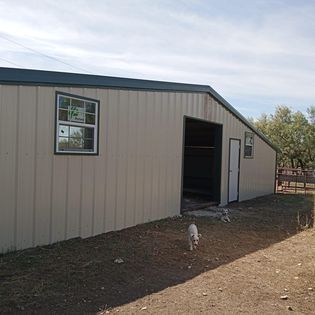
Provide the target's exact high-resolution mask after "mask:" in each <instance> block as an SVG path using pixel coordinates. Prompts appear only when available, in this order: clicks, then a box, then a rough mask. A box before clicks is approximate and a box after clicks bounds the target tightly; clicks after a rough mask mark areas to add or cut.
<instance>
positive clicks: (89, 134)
mask: <svg viewBox="0 0 315 315" xmlns="http://www.w3.org/2000/svg"><path fill="white" fill-rule="evenodd" d="M84 129H85V132H84V138H89V139H93V138H94V129H93V128H84Z"/></svg>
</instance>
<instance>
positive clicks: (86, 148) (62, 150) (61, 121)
mask: <svg viewBox="0 0 315 315" xmlns="http://www.w3.org/2000/svg"><path fill="white" fill-rule="evenodd" d="M98 122H99V101H98V100H93V99H90V98H85V97H82V96H76V95H71V94H67V93H62V92H56V133H55V153H56V154H90V155H93V154H94V155H97V154H98V125H99V123H98Z"/></svg>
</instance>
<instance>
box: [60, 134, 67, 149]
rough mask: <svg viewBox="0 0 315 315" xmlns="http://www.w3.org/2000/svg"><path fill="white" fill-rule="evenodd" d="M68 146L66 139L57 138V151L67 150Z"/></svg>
mask: <svg viewBox="0 0 315 315" xmlns="http://www.w3.org/2000/svg"><path fill="white" fill-rule="evenodd" d="M68 146H69V140H68V138H63V137H59V141H58V148H59V150H65V149H68Z"/></svg>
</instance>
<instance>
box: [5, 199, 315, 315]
mask: <svg viewBox="0 0 315 315" xmlns="http://www.w3.org/2000/svg"><path fill="white" fill-rule="evenodd" d="M232 208H236V209H238V210H239V211H241V212H242V214H243V215H241V216H237V217H234V218H233V215H232V223H231V224H227V223H223V222H221V221H218V220H215V219H213V218H197V219H192V218H187V217H183V218H176V219H167V220H162V221H159V222H154V223H149V224H144V225H141V226H137V227H134V228H130V229H127V230H124V231H120V232H113V233H108V234H105V235H100V236H97V237H94V238H89V239H85V240H80V239H76V240H71V241H66V242H62V243H60V244H56V245H53V246H46V247H42V248H35V249H31V250H26V251H22V252H17V253H12V254H7V255H3V256H0V312H2V313H6V314H8V313H24V314H29V313H38V314H82V313H97V312H98V313H99V314H102V313H104V314H106V313H109V314H112V313H115V314H116V313H118V314H138V313H140V314H198V313H205V314H238V313H244V314H258V313H259V314H285V313H286V312H288V313H289V312H291V313H294V314H315V230H314V229H308V230H305V231H303V232H300V231H299V229H298V227H297V212H299V213H300V214H301V213H310V212H311V211H314V196H308V197H307V198H305V197H304V196H302V195H276V196H269V197H264V198H258V199H255V200H252V201H248V202H243V203H239V204H235V205H233V207H232ZM302 218H303V217H302ZM193 220H194V221H195V222H196V224H197V225H198V227H199V230H200V232H201V233H202V235H203V237H202V240H201V244H200V247H199V248H198V250H197V251H194V252H189V251H187V242H186V228H187V226H188V224H189V223H191V222H192V221H193ZM118 257H121V258H122V259H123V260H124V263H122V264H116V263H114V259H116V258H118ZM310 288H312V290H311V289H310ZM282 295H287V296H288V299H287V300H281V299H280V296H282ZM288 306H290V307H291V308H292V310H293V311H290V310H288V308H287V307H288Z"/></svg>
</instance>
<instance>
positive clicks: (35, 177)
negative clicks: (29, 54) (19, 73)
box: [32, 86, 40, 246]
mask: <svg viewBox="0 0 315 315" xmlns="http://www.w3.org/2000/svg"><path fill="white" fill-rule="evenodd" d="M35 89H36V101H35V128H34V133H35V134H34V138H35V145H34V180H33V185H34V190H33V226H32V246H35V239H36V228H35V226H36V185H37V146H38V135H37V131H38V99H39V90H40V87H39V86H37V87H36V88H35Z"/></svg>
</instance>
